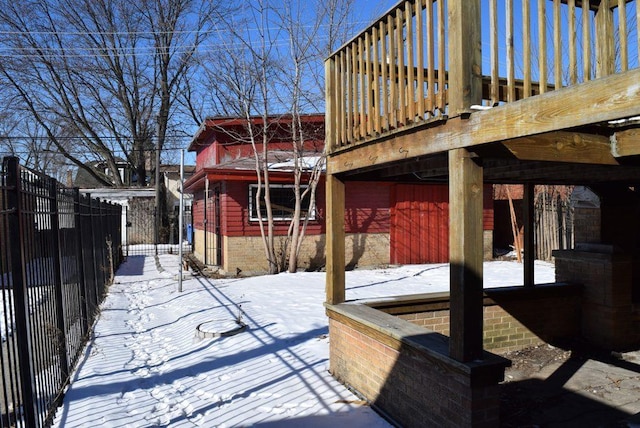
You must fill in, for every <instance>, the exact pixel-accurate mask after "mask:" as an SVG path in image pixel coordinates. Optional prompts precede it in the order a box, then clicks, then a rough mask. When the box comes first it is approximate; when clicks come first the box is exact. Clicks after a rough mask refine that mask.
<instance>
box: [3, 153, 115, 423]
mask: <svg viewBox="0 0 640 428" xmlns="http://www.w3.org/2000/svg"><path fill="white" fill-rule="evenodd" d="M121 209H122V208H121V207H120V206H119V205H116V204H111V203H108V202H105V201H100V200H99V199H92V198H91V197H90V196H88V195H84V194H81V193H80V192H79V190H78V189H69V188H65V187H63V186H61V185H60V184H59V183H58V182H57V181H56V180H54V179H53V178H51V177H48V176H45V175H42V174H39V173H36V172H33V171H31V170H29V169H27V168H25V167H22V166H20V165H19V162H18V159H17V158H14V157H7V158H4V159H3V163H2V181H1V184H0V329H1V332H2V352H1V354H0V372H1V374H2V382H1V389H0V402H1V403H0V407H1V411H2V417H1V419H0V427H5V426H11V427H14V426H17V427H29V428H30V427H44V426H48V425H50V423H51V421H52V418H53V416H54V414H55V410H56V409H57V408H58V407H59V405H60V404H61V401H62V392H63V390H64V388H65V386H66V385H67V383H68V381H69V374H70V371H71V370H72V368H73V367H74V366H75V365H76V363H77V362H78V359H79V358H80V356H81V352H82V349H83V346H84V344H85V342H86V340H87V338H88V334H89V332H90V329H91V328H92V325H93V322H94V320H95V318H96V316H97V314H98V306H99V304H100V302H101V301H102V299H103V298H104V296H105V294H106V291H107V286H108V285H109V284H110V282H111V279H112V277H113V273H114V270H115V269H116V268H117V266H118V265H119V263H120V262H121V259H122V257H121V242H120V241H121V236H122V235H121V215H122V214H121Z"/></svg>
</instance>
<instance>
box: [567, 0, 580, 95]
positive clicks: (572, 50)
mask: <svg viewBox="0 0 640 428" xmlns="http://www.w3.org/2000/svg"><path fill="white" fill-rule="evenodd" d="M567 7H568V9H569V34H568V36H569V83H570V84H571V85H575V84H576V83H577V82H578V55H577V48H576V37H577V34H576V0H568V2H567Z"/></svg>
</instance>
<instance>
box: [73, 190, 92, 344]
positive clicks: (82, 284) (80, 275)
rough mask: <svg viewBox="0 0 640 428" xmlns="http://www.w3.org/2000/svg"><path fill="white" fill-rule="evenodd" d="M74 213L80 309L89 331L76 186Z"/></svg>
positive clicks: (83, 329) (78, 198)
mask: <svg viewBox="0 0 640 428" xmlns="http://www.w3.org/2000/svg"><path fill="white" fill-rule="evenodd" d="M73 215H74V218H75V228H76V259H77V261H78V286H79V287H80V300H81V301H82V303H83V304H82V305H80V310H81V311H82V314H81V316H80V319H81V322H82V332H83V333H87V332H88V331H89V323H88V319H89V314H88V311H87V290H86V286H87V282H86V281H85V272H84V256H83V252H84V249H83V245H82V208H81V206H80V189H79V188H77V187H75V188H74V189H73Z"/></svg>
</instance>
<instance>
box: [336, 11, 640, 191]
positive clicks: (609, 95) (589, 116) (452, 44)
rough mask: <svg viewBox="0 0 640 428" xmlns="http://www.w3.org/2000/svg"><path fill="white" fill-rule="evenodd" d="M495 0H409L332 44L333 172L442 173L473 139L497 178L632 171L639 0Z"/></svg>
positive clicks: (490, 176) (567, 178) (611, 175)
mask: <svg viewBox="0 0 640 428" xmlns="http://www.w3.org/2000/svg"><path fill="white" fill-rule="evenodd" d="M499 3H500V8H498V2H497V0H474V1H470V2H465V1H448V2H444V1H431V0H426V1H425V0H411V1H403V2H401V3H399V4H398V5H397V6H396V7H395V8H393V9H392V10H390V11H389V12H388V13H387V14H386V15H385V16H383V17H381V18H379V19H378V20H377V21H376V22H375V23H373V24H372V25H371V26H370V27H369V28H367V29H366V30H365V31H363V33H361V34H360V35H359V36H357V37H356V38H354V39H353V40H352V41H350V42H349V43H347V44H346V45H344V46H343V47H342V48H341V49H339V50H338V51H337V52H335V53H334V54H333V55H332V56H331V57H330V58H329V59H328V60H327V62H326V71H327V72H326V77H327V135H328V140H327V143H328V145H329V147H330V149H329V150H330V153H329V161H328V170H329V173H331V174H338V175H344V176H356V175H357V176H359V177H360V178H366V177H369V176H373V177H377V178H378V177H388V178H390V179H391V178H392V177H402V178H403V179H404V178H406V177H407V176H408V175H413V176H416V175H417V176H419V177H420V179H422V180H424V179H430V178H433V179H434V180H441V179H442V178H443V176H446V174H447V172H446V171H447V167H446V164H447V161H446V153H447V152H448V151H449V150H451V149H457V148H464V149H469V150H473V151H474V154H475V155H476V156H478V157H480V158H482V159H483V160H485V161H486V162H485V163H484V167H485V176H484V180H485V181H489V182H522V181H523V178H524V180H526V181H532V182H543V181H549V182H563V183H564V182H572V181H573V180H575V183H579V182H580V183H581V182H583V181H586V182H588V181H592V180H599V179H600V178H602V179H605V180H614V181H627V180H633V179H634V177H633V174H634V172H632V171H630V170H629V168H628V166H629V164H631V165H633V164H635V163H636V162H635V159H634V156H636V155H638V154H640V141H639V139H638V133H639V131H638V127H639V126H640V120H638V118H637V116H640V101H639V100H640V70H639V69H638V56H639V55H638V52H639V51H640V43H638V39H639V37H638V16H640V4H639V3H640V2H639V1H636V0H633V1H623V0H620V1H613V0H603V1H602V2H594V1H592V2H587V1H584V2H580V1H560V0H553V1H549V0H539V1H530V2H528V1H526V0H525V1H523V4H528V6H529V7H521V8H519V9H521V11H520V10H518V12H519V14H521V16H517V17H515V18H514V10H513V9H514V5H513V1H512V0H508V1H505V2H499ZM606 3H608V4H609V7H604V5H605V4H606ZM582 6H583V7H584V8H582ZM447 16H449V17H450V19H449V20H447V19H446V17H447ZM498 22H501V27H498ZM540 22H544V23H548V24H547V25H540V24H539V23H540ZM515 28H517V31H515ZM621 34H622V35H623V37H620V35H621ZM514 40H517V41H518V43H517V44H516V43H515V42H514ZM509 41H511V42H509ZM479 47H481V48H482V49H479ZM440 64H445V65H448V69H447V71H446V72H444V73H442V72H440V69H441V68H442V67H439V65H440ZM502 74H504V76H502ZM631 118H635V120H629V119H631ZM625 120H626V121H625ZM443 155H444V158H443ZM406 160H412V161H413V162H412V166H411V167H410V168H409V169H407V164H406V162H403V161H406ZM518 161H526V164H523V163H522V162H518ZM532 162H538V164H535V163H532ZM548 162H552V163H568V164H582V165H583V166H584V165H585V164H586V165H597V167H596V168H595V169H594V171H595V172H597V174H595V175H594V174H591V173H589V174H582V175H583V176H584V177H580V174H578V175H576V176H575V178H573V177H574V175H573V172H576V171H575V168H574V167H571V165H562V166H561V167H560V168H558V165H555V166H554V165H553V164H552V165H549V164H547V163H548ZM621 164H624V165H623V167H622V168H615V169H612V168H610V166H620V165H621ZM434 165H436V168H434ZM438 166H439V167H438ZM603 166H609V167H603ZM538 167H539V168H538ZM532 169H536V170H537V171H536V172H534V171H532ZM567 171H573V172H572V173H571V174H567ZM581 171H585V170H584V168H582V169H581ZM510 172H511V173H510ZM523 174H524V176H523Z"/></svg>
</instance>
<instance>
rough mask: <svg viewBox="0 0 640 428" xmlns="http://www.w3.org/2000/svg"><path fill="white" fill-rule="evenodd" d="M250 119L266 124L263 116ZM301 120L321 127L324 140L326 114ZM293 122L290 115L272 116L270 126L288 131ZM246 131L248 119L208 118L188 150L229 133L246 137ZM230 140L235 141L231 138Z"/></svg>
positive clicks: (195, 148) (308, 116)
mask: <svg viewBox="0 0 640 428" xmlns="http://www.w3.org/2000/svg"><path fill="white" fill-rule="evenodd" d="M250 119H251V123H252V124H253V125H254V126H262V125H263V124H264V119H263V117H262V116H253V117H251V118H250ZM300 119H301V121H302V123H303V125H305V124H306V125H316V126H318V127H321V128H322V132H321V135H322V138H324V114H322V113H321V114H308V115H301V117H300ZM292 121H293V117H292V116H290V115H280V116H271V117H270V118H269V122H270V124H271V123H273V124H276V125H278V126H281V129H286V128H287V127H288V125H290V124H291V123H292ZM246 129H247V119H246V118H242V117H223V116H216V117H207V118H206V119H205V120H204V121H203V122H202V124H201V125H200V127H199V128H198V130H197V131H196V133H195V135H194V136H193V138H192V140H191V142H190V143H189V147H188V148H187V150H188V151H190V152H192V151H196V150H197V149H198V147H201V146H207V145H209V144H211V143H212V142H213V141H214V140H215V139H216V138H220V137H221V135H225V133H227V135H228V134H230V133H237V134H238V135H239V136H241V135H246V133H247V131H246ZM216 131H218V132H216ZM274 132H276V131H274ZM228 138H229V139H230V140H233V138H231V137H228Z"/></svg>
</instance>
